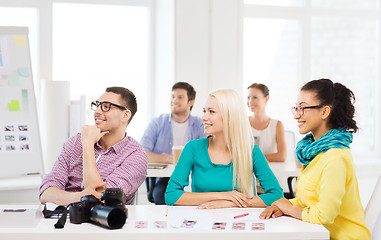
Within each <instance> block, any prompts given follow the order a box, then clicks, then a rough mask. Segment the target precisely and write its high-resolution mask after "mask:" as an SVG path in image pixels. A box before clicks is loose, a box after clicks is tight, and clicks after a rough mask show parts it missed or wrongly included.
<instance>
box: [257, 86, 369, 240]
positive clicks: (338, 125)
mask: <svg viewBox="0 0 381 240" xmlns="http://www.w3.org/2000/svg"><path fill="white" fill-rule="evenodd" d="M354 100H355V97H354V94H353V92H352V91H351V90H349V89H348V88H347V87H345V86H344V85H342V84H340V83H333V82H332V81H331V80H329V79H320V80H313V81H310V82H308V83H306V84H305V85H304V86H303V87H302V89H301V92H300V95H299V98H298V101H297V104H296V106H295V107H293V108H292V112H293V114H294V118H295V119H296V120H297V122H298V127H299V132H300V133H301V134H307V135H306V136H305V137H304V138H303V139H302V140H301V141H300V142H299V143H298V144H297V147H296V155H297V159H298V161H299V162H300V163H301V164H303V167H302V170H301V172H300V174H299V177H298V180H297V183H296V197H295V198H294V199H290V200H287V199H285V198H281V199H279V200H278V201H275V202H274V203H273V204H272V206H270V207H267V208H266V210H265V211H264V212H263V213H262V214H261V216H260V217H261V218H262V219H269V218H275V217H279V216H282V215H288V216H291V217H294V218H298V219H301V220H303V221H306V222H311V223H316V224H322V225H324V227H326V228H327V229H328V230H329V232H330V237H331V239H364V240H366V239H370V232H369V230H368V229H367V228H366V226H365V222H364V210H363V206H362V204H361V201H360V196H359V190H358V184H357V178H356V174H355V167H354V164H353V159H352V154H351V150H350V148H349V144H350V143H351V142H352V139H353V136H352V133H355V132H357V131H358V127H357V125H356V121H355V120H354V119H353V117H354V113H355V108H354V105H353V102H354Z"/></svg>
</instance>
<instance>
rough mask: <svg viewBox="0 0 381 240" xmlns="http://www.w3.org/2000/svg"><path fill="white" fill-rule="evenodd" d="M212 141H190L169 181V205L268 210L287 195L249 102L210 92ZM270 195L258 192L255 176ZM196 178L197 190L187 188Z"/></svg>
mask: <svg viewBox="0 0 381 240" xmlns="http://www.w3.org/2000/svg"><path fill="white" fill-rule="evenodd" d="M202 121H203V123H204V132H205V134H207V135H208V137H207V138H202V139H198V140H193V141H190V142H189V143H188V144H187V145H186V146H185V148H184V150H183V152H182V154H181V156H180V159H179V162H178V163H177V165H176V168H175V170H174V172H173V174H172V176H171V178H170V180H169V182H168V187H167V190H166V193H165V201H166V204H168V205H198V206H199V208H225V207H265V206H270V205H271V204H272V203H273V202H274V201H276V200H278V199H280V198H282V197H283V193H282V189H281V187H280V186H279V183H278V181H277V179H276V178H275V176H274V174H273V173H272V171H271V170H270V168H269V166H268V164H267V161H266V158H265V156H264V155H263V154H262V152H261V150H259V148H258V146H254V143H253V142H254V141H253V137H252V134H251V129H250V125H249V122H248V120H247V115H246V111H245V104H244V102H243V100H242V98H241V96H239V95H238V93H237V92H235V91H234V90H230V89H225V90H217V91H214V92H212V93H210V94H209V96H208V99H207V101H206V104H205V107H204V115H203V117H202ZM253 173H254V174H255V176H256V177H257V178H258V180H259V182H260V186H261V188H263V189H264V191H265V193H264V194H262V195H260V196H253V193H255V192H256V191H255V189H254V188H255V184H254V185H253V183H254V182H255V177H254V175H253ZM190 174H191V177H192V192H185V191H184V187H186V186H187V185H188V184H189V180H188V179H189V175H190Z"/></svg>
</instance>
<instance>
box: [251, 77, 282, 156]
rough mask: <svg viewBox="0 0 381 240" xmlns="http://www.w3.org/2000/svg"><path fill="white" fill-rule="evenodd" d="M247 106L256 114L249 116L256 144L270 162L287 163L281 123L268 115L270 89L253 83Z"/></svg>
mask: <svg viewBox="0 0 381 240" xmlns="http://www.w3.org/2000/svg"><path fill="white" fill-rule="evenodd" d="M247 89H248V96H247V106H248V107H249V108H250V111H252V112H253V113H254V114H253V115H252V116H249V121H250V125H251V127H252V128H253V135H254V139H255V144H257V145H259V148H260V149H261V151H262V152H263V154H264V155H265V157H266V159H267V161H269V162H284V161H286V141H285V139H284V127H283V124H282V122H281V121H279V120H276V119H271V118H270V117H268V116H267V115H266V109H265V108H266V104H267V101H268V100H269V98H270V96H269V89H268V88H267V86H266V85H264V84H261V83H253V84H251V85H250V86H249V87H248V88H247Z"/></svg>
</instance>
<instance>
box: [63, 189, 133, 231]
mask: <svg viewBox="0 0 381 240" xmlns="http://www.w3.org/2000/svg"><path fill="white" fill-rule="evenodd" d="M101 200H104V201H105V204H103V203H102V202H101V201H100V200H99V199H98V198H96V197H94V196H93V195H86V196H83V197H82V198H81V200H80V201H79V202H74V203H72V204H71V205H70V208H69V214H70V222H71V223H74V224H81V223H83V222H95V223H98V224H100V225H102V226H105V227H107V228H111V229H118V228H122V227H123V225H124V224H125V223H126V219H127V209H126V208H125V203H126V196H125V194H124V193H123V190H122V189H119V188H108V189H105V190H104V192H103V193H102V198H101Z"/></svg>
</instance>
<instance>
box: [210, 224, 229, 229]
mask: <svg viewBox="0 0 381 240" xmlns="http://www.w3.org/2000/svg"><path fill="white" fill-rule="evenodd" d="M225 228H226V222H215V223H213V226H212V229H213V230H225Z"/></svg>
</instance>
